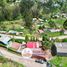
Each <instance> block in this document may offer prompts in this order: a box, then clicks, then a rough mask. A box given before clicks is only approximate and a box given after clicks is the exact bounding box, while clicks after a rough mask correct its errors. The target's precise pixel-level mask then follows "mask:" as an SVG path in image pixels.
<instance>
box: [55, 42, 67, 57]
mask: <svg viewBox="0 0 67 67" xmlns="http://www.w3.org/2000/svg"><path fill="white" fill-rule="evenodd" d="M55 46H56V50H57V55H58V56H67V42H61V43H55Z"/></svg>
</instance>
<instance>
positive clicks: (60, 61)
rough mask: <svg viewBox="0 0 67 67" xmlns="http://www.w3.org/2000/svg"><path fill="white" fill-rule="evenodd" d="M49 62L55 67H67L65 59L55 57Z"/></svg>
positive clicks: (66, 58) (66, 59)
mask: <svg viewBox="0 0 67 67" xmlns="http://www.w3.org/2000/svg"><path fill="white" fill-rule="evenodd" d="M50 62H51V63H52V64H54V65H55V66H56V67H60V66H59V65H62V67H67V57H57V56H56V57H54V58H53V59H52V60H51V61H50Z"/></svg>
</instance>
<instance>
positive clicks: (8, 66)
mask: <svg viewBox="0 0 67 67" xmlns="http://www.w3.org/2000/svg"><path fill="white" fill-rule="evenodd" d="M0 67H24V66H23V65H22V64H19V63H17V62H14V61H11V60H8V59H6V58H4V57H1V56H0Z"/></svg>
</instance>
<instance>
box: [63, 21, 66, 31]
mask: <svg viewBox="0 0 67 67" xmlns="http://www.w3.org/2000/svg"><path fill="white" fill-rule="evenodd" d="M63 27H64V29H66V30H67V20H65V22H64V23H63Z"/></svg>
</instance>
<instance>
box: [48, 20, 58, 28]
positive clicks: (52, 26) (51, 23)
mask: <svg viewBox="0 0 67 67" xmlns="http://www.w3.org/2000/svg"><path fill="white" fill-rule="evenodd" d="M48 24H49V26H50V27H51V28H57V26H56V23H55V22H54V21H52V20H50V21H49V22H48Z"/></svg>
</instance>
